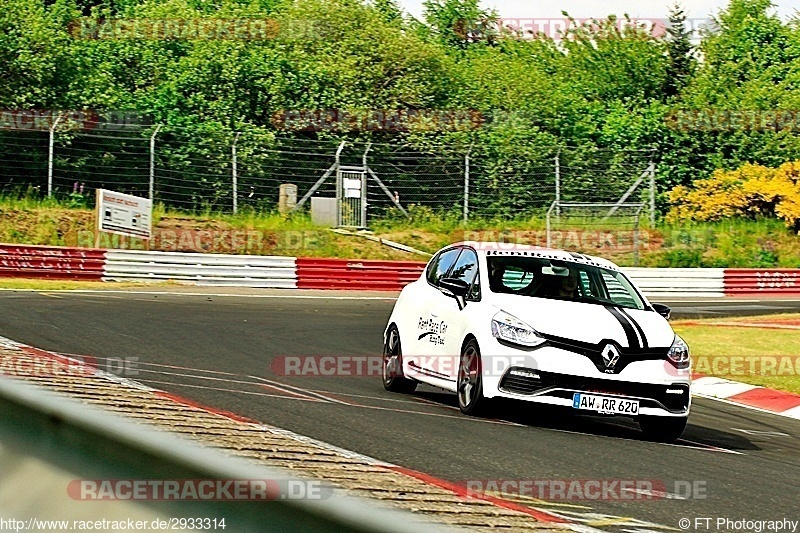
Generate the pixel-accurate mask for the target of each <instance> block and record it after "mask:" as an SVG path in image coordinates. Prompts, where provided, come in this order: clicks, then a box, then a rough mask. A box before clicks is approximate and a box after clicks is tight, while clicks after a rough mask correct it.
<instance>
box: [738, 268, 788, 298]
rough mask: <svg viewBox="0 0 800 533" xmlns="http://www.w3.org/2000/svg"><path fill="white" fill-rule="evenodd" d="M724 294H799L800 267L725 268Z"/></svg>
mask: <svg viewBox="0 0 800 533" xmlns="http://www.w3.org/2000/svg"><path fill="white" fill-rule="evenodd" d="M724 291H725V296H797V295H800V269H794V268H774V269H763V268H727V269H725V287H724Z"/></svg>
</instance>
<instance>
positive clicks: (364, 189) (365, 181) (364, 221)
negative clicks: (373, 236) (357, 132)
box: [361, 142, 372, 228]
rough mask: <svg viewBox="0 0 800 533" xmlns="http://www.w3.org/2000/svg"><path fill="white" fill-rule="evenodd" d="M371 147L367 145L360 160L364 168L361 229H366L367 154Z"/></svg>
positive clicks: (362, 176) (369, 144)
mask: <svg viewBox="0 0 800 533" xmlns="http://www.w3.org/2000/svg"><path fill="white" fill-rule="evenodd" d="M371 146H372V143H371V142H368V143H367V148H366V150H364V155H363V157H362V158H361V163H362V166H363V167H364V172H363V173H362V174H361V227H363V228H366V227H367V169H368V168H369V167H368V166H367V153H368V152H369V149H370V147H371Z"/></svg>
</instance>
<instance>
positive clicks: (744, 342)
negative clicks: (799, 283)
mask: <svg viewBox="0 0 800 533" xmlns="http://www.w3.org/2000/svg"><path fill="white" fill-rule="evenodd" d="M786 320H798V321H800V314H789V315H771V316H760V317H741V318H740V317H736V318H726V319H702V320H691V321H689V320H676V321H674V322H673V323H672V327H673V329H674V330H675V332H676V333H677V334H678V335H680V336H681V337H683V339H684V340H686V342H687V343H688V344H689V347H690V349H691V352H692V359H693V361H694V363H693V365H694V369H695V370H696V371H697V372H700V373H702V374H706V375H711V376H719V377H722V378H726V379H732V380H734V381H742V382H745V383H750V384H752V385H759V386H762V387H769V388H773V389H779V390H785V391H789V392H794V393H797V394H800V355H798V354H800V330H791V329H772V328H766V327H752V326H745V325H743V326H741V327H737V326H731V325H728V324H735V323H742V324H751V325H752V324H753V323H754V322H758V323H769V322H770V321H775V322H776V323H783V322H784V321H786Z"/></svg>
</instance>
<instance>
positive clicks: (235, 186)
mask: <svg viewBox="0 0 800 533" xmlns="http://www.w3.org/2000/svg"><path fill="white" fill-rule="evenodd" d="M241 134H242V132H240V131H237V132H236V136H235V137H234V138H233V148H232V149H231V151H232V155H233V214H234V215H235V214H236V211H237V210H238V209H239V205H238V198H237V196H238V192H237V190H238V184H237V178H238V176H237V174H236V143H237V142H238V141H239V135H241Z"/></svg>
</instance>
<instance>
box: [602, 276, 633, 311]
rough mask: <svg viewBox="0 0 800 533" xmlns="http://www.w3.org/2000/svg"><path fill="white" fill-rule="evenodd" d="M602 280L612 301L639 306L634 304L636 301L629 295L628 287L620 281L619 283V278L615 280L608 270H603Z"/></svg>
mask: <svg viewBox="0 0 800 533" xmlns="http://www.w3.org/2000/svg"><path fill="white" fill-rule="evenodd" d="M603 282H605V284H606V289H607V290H608V298H609V299H610V300H612V301H613V302H614V303H618V304H620V305H626V306H632V307H639V306H638V305H636V301H635V300H634V299H633V298H632V297H631V295H630V293H629V292H628V289H626V288H625V287H624V286H623V285H622V283H620V282H619V280H617V278H615V277H614V276H612V275H611V274H610V273H609V272H605V271H604V272H603Z"/></svg>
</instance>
